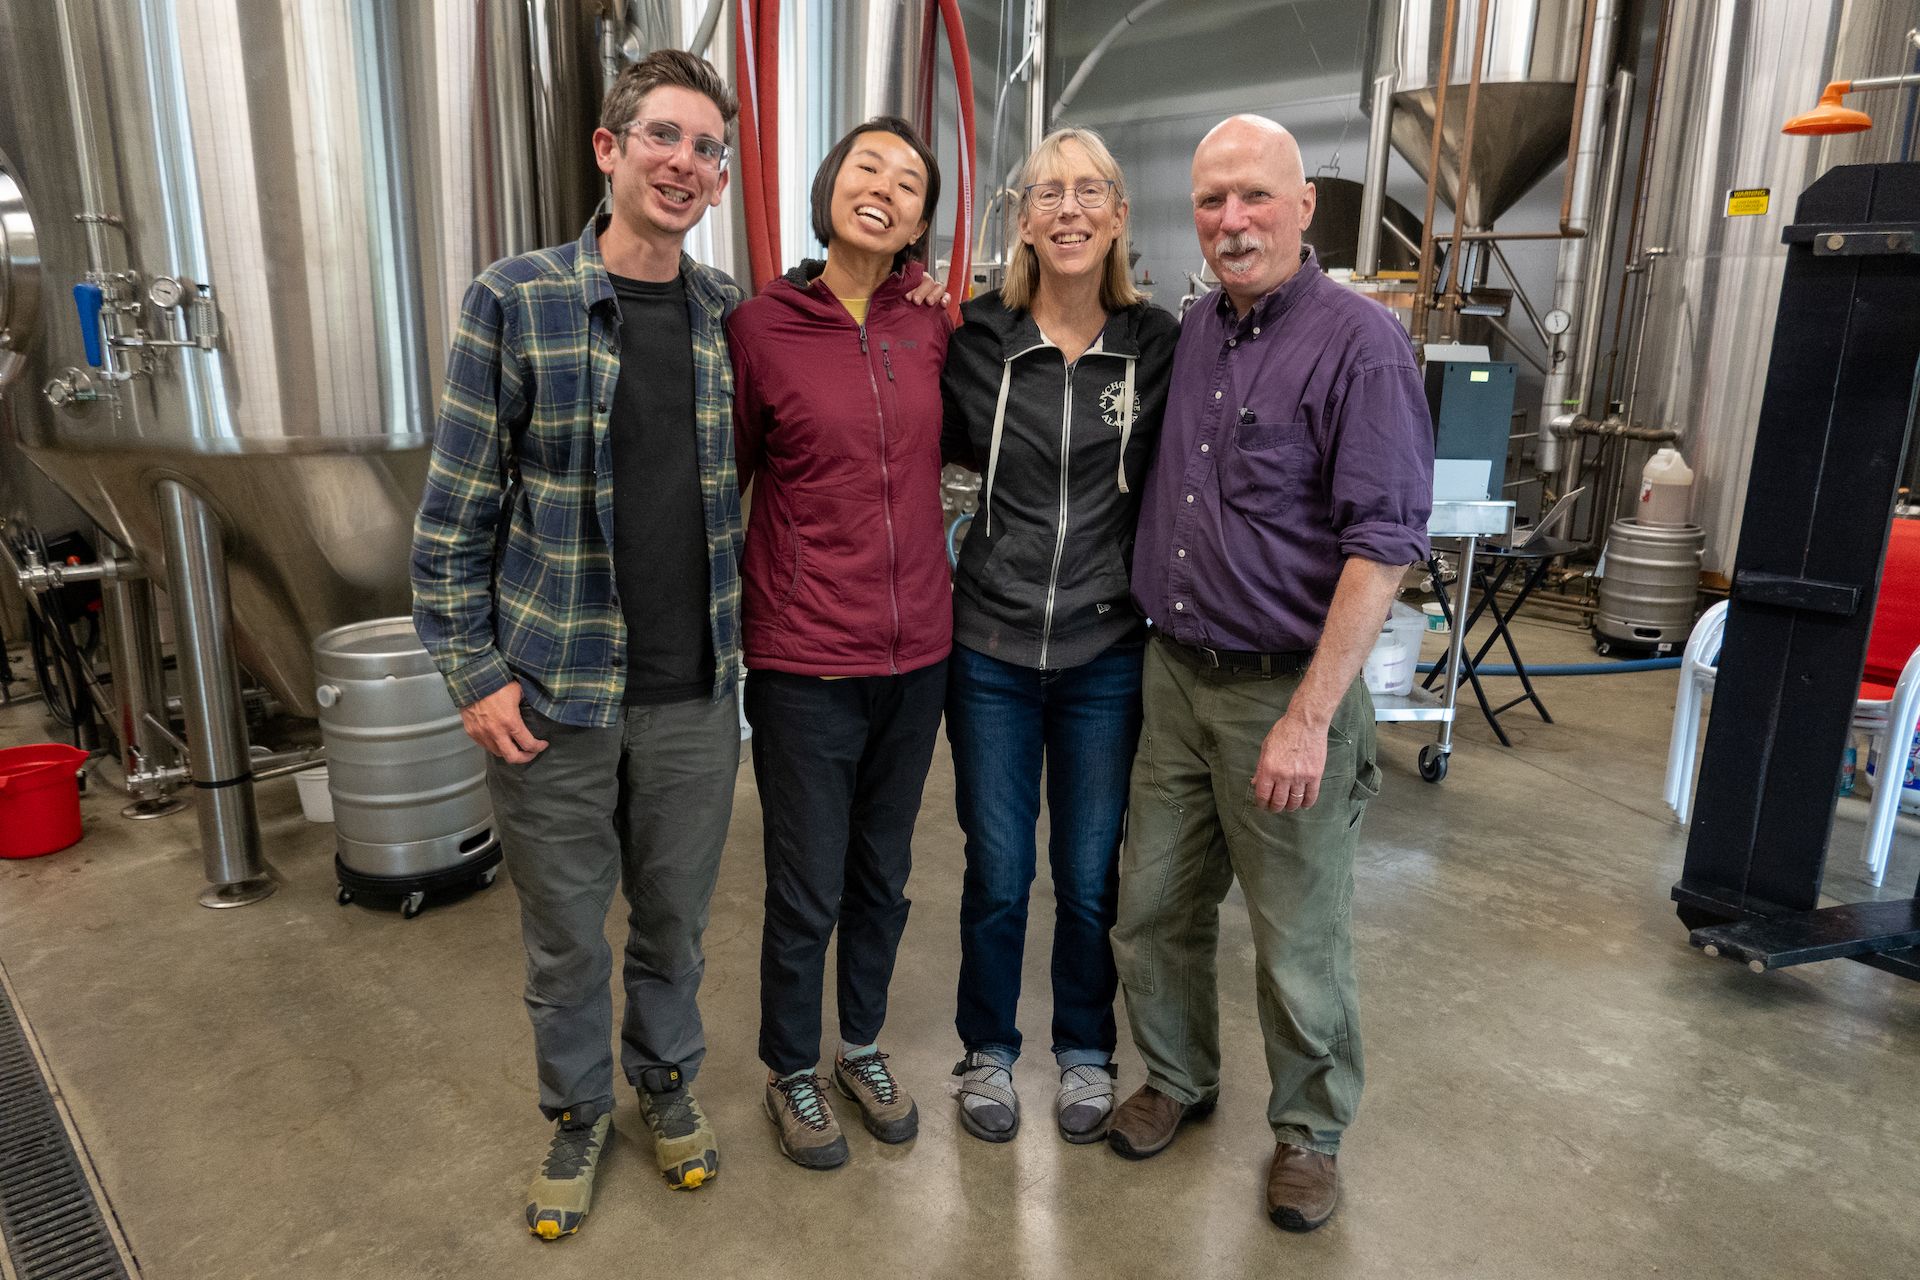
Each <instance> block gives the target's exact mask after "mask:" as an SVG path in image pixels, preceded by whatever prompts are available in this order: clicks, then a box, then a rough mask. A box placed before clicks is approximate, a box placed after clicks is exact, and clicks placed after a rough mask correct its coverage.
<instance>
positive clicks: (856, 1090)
mask: <svg viewBox="0 0 1920 1280" xmlns="http://www.w3.org/2000/svg"><path fill="white" fill-rule="evenodd" d="M833 1083H834V1087H835V1088H837V1089H839V1090H840V1092H841V1093H844V1094H846V1095H847V1097H849V1098H851V1099H853V1101H854V1102H856V1103H858V1104H859V1106H860V1121H861V1123H862V1124H864V1125H866V1126H867V1132H868V1133H870V1134H872V1135H873V1136H874V1137H876V1138H878V1139H880V1141H882V1142H905V1141H907V1140H908V1139H909V1138H911V1137H913V1136H914V1135H915V1134H916V1133H919V1132H920V1109H919V1108H918V1107H916V1106H914V1105H913V1099H912V1098H910V1097H908V1096H907V1091H906V1090H905V1089H902V1088H901V1087H900V1082H899V1081H898V1080H896V1079H894V1078H893V1072H892V1071H890V1070H888V1069H887V1055H886V1054H884V1053H881V1052H880V1051H879V1050H878V1049H876V1050H874V1051H873V1052H872V1053H860V1054H855V1055H854V1056H853V1057H851V1058H835V1059H834V1061H833Z"/></svg>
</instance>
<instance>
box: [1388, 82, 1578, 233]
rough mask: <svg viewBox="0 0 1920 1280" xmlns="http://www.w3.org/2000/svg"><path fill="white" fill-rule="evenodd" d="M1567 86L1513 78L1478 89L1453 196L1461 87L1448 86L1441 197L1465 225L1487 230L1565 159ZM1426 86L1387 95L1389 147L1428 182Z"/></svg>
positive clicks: (1463, 118)
mask: <svg viewBox="0 0 1920 1280" xmlns="http://www.w3.org/2000/svg"><path fill="white" fill-rule="evenodd" d="M1573 94H1574V87H1573V85H1571V84H1567V83H1562V82H1556V81H1541V80H1516V81H1504V82H1496V83H1492V84H1482V85H1481V86H1480V101H1479V104H1478V106H1477V107H1476V109H1475V112H1474V122H1473V156H1472V158H1471V160H1470V162H1469V163H1470V165H1471V172H1470V173H1469V174H1468V182H1467V191H1466V196H1465V198H1464V199H1462V198H1461V197H1460V194H1459V191H1460V144H1461V141H1462V139H1463V138H1464V136H1465V134H1466V125H1467V85H1466V84H1465V83H1464V82H1462V83H1458V84H1450V85H1448V86H1447V123H1446V129H1445V130H1444V131H1443V132H1442V134H1441V142H1440V198H1441V199H1443V200H1445V201H1446V202H1447V204H1448V205H1450V206H1451V207H1452V208H1453V211H1454V214H1455V216H1456V217H1458V218H1459V219H1460V220H1461V221H1462V222H1464V223H1465V224H1466V225H1467V226H1469V227H1489V226H1492V225H1493V221H1494V219H1496V218H1498V217H1499V216H1500V215H1501V214H1503V213H1505V212H1506V211H1507V210H1508V209H1511V208H1512V207H1513V204H1514V202H1515V201H1516V200H1518V199H1519V198H1520V197H1521V196H1523V195H1525V194H1526V193H1527V190H1528V188H1530V187H1532V186H1533V184H1534V183H1536V182H1538V181H1540V179H1541V178H1543V177H1545V176H1546V175H1547V174H1548V173H1550V172H1551V171H1552V170H1553V167H1554V166H1555V165H1556V164H1558V163H1559V162H1560V161H1561V160H1563V159H1565V158H1566V154H1567V131H1568V130H1569V129H1570V128H1571V127H1572V125H1573ZM1433 99H1434V93H1433V88H1432V86H1428V87H1426V88H1424V89H1412V90H1408V91H1406V92H1404V93H1397V94H1395V95H1394V97H1393V106H1394V112H1393V145H1394V146H1395V147H1396V148H1397V149H1398V150H1399V152H1400V154H1401V155H1403V156H1405V157H1406V158H1407V163H1409V164H1411V165H1412V166H1413V170H1414V172H1415V173H1417V174H1419V175H1420V176H1421V178H1423V179H1424V178H1426V177H1427V161H1428V159H1429V158H1430V157H1431V155H1432V149H1433Z"/></svg>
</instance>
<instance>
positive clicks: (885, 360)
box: [880, 342, 893, 382]
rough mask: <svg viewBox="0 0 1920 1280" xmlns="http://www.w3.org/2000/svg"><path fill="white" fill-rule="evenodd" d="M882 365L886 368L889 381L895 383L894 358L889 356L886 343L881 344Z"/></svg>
mask: <svg viewBox="0 0 1920 1280" xmlns="http://www.w3.org/2000/svg"><path fill="white" fill-rule="evenodd" d="M880 363H881V364H883V365H885V366H886V369H887V381H888V382H892V381H893V357H892V356H891V355H889V354H887V344H886V343H884V342H882V343H881V344H880Z"/></svg>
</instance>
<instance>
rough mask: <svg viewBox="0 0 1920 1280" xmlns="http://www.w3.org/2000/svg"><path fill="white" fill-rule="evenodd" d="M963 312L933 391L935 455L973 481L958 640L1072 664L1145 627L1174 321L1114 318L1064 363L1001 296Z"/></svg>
mask: <svg viewBox="0 0 1920 1280" xmlns="http://www.w3.org/2000/svg"><path fill="white" fill-rule="evenodd" d="M961 318H962V320H963V321H964V323H963V324H962V325H961V327H960V328H959V329H957V330H955V331H954V334H953V337H952V339H951V340H950V341H949V343H948V346H947V367H946V372H945V374H944V375H943V376H942V378H941V382H940V386H941V392H942V396H943V399H944V401H945V406H944V407H945V419H944V424H943V429H942V432H941V440H940V443H941V452H942V454H943V455H944V456H945V458H946V460H947V461H949V462H958V463H960V464H962V465H963V466H969V467H972V468H974V469H975V470H977V471H979V472H980V473H981V477H982V482H981V486H980V511H979V514H978V515H976V516H975V517H974V520H973V524H972V525H971V526H970V527H969V528H968V530H967V536H966V541H965V543H964V544H963V545H962V547H961V551H960V564H959V568H958V570H957V572H956V574H955V576H954V584H953V585H954V591H953V638H954V641H955V642H956V643H958V644H964V645H966V646H967V647H968V648H969V649H973V650H975V651H976V652H978V653H984V654H986V655H987V656H989V657H993V658H998V659H1000V660H1001V661H1002V662H1009V663H1012V664H1014V665H1016V666H1022V667H1036V668H1045V669H1050V670H1062V669H1065V668H1068V667H1077V666H1080V665H1081V664H1083V663H1086V662H1090V661H1092V660H1093V659H1094V658H1096V657H1098V656H1099V655H1100V654H1101V653H1102V652H1104V651H1105V650H1106V649H1107V648H1108V647H1109V646H1111V645H1113V644H1115V643H1117V642H1119V641H1121V640H1126V639H1130V638H1132V637H1134V636H1135V635H1136V634H1137V633H1138V632H1139V630H1140V625H1141V623H1140V616H1139V614H1138V613H1137V612H1136V611H1135V609H1134V607H1133V603H1132V600H1131V597H1130V596H1129V593H1128V585H1127V578H1128V572H1129V570H1130V568H1131V566H1132V563H1133V532H1134V523H1135V521H1136V519H1137V517H1138V516H1139V512H1140V488H1141V485H1142V482H1143V481H1144V480H1145V478H1146V473H1147V465H1148V463H1149V462H1150V461H1151V459H1152V457H1153V450H1154V446H1155V444H1156V442H1157V441H1158V439H1159V436H1160V421H1161V418H1162V417H1163V415H1164V414H1165V412H1166V407H1167V382H1168V379H1169V377H1170V376H1171V373H1172V368H1173V348H1174V343H1175V341H1176V339H1177V338H1178V337H1179V333H1180V322H1179V321H1178V320H1176V319H1174V318H1173V317H1172V316H1171V315H1169V314H1167V313H1166V312H1165V311H1162V310H1160V309H1159V308H1158V307H1155V306H1153V305H1151V304H1150V303H1145V302H1142V303H1138V304H1136V305H1134V306H1132V307H1128V308H1127V309H1126V310H1124V311H1117V312H1114V313H1113V314H1112V315H1110V316H1108V317H1107V326H1106V328H1105V329H1104V330H1103V331H1102V332H1101V334H1100V337H1099V339H1098V340H1097V341H1096V342H1095V343H1094V344H1093V346H1091V347H1089V348H1088V349H1087V350H1086V352H1085V353H1084V354H1082V355H1081V357H1080V358H1079V359H1078V360H1076V361H1075V362H1074V363H1073V364H1071V365H1069V364H1067V363H1066V358H1065V355H1064V353H1063V352H1062V351H1061V350H1060V348H1058V347H1056V346H1054V345H1053V344H1052V343H1051V342H1049V341H1047V339H1046V337H1045V335H1043V334H1042V333H1041V332H1040V326H1039V325H1038V324H1036V323H1035V322H1034V319H1033V315H1032V314H1031V313H1030V312H1027V311H1024V310H1021V311H1015V310H1013V309H1011V308H1009V307H1008V306H1007V305H1006V304H1005V303H1004V302H1002V301H1001V299H1000V294H999V292H998V291H995V292H993V293H989V294H986V295H985V296H983V297H980V298H976V299H974V300H973V301H972V302H969V303H967V304H966V305H965V306H964V307H962V308H961ZM1123 453H1124V459H1123Z"/></svg>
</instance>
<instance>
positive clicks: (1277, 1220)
mask: <svg viewBox="0 0 1920 1280" xmlns="http://www.w3.org/2000/svg"><path fill="white" fill-rule="evenodd" d="M1339 1199H1340V1175H1339V1173H1338V1171H1336V1170H1335V1168H1334V1157H1332V1156H1325V1155H1321V1154H1320V1153H1319V1152H1318V1151H1309V1150H1307V1149H1306V1148H1305V1147H1296V1146H1294V1145H1293V1144H1292V1143H1291V1142H1282V1143H1279V1144H1278V1145H1277V1146H1275V1148H1274V1152H1273V1166H1272V1167H1271V1168H1269V1169H1268V1170H1267V1216H1268V1217H1269V1218H1272V1219H1273V1225H1274V1226H1276V1227H1279V1228H1280V1229H1281V1230H1282V1231H1311V1230H1313V1229H1314V1228H1315V1227H1317V1226H1320V1225H1321V1224H1323V1223H1324V1222H1326V1220H1327V1219H1328V1218H1331V1217H1332V1216H1333V1206H1334V1204H1335V1203H1336V1202H1337V1201H1338V1200H1339Z"/></svg>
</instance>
